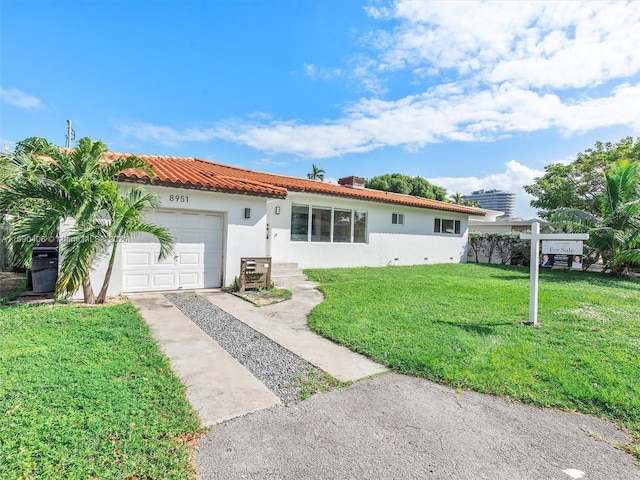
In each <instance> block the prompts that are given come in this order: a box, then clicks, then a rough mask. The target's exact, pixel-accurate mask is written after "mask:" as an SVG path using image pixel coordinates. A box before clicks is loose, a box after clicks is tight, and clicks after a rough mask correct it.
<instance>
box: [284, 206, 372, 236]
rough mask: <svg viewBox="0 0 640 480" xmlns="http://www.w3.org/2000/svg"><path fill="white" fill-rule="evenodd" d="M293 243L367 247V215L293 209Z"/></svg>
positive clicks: (304, 207) (335, 210) (314, 209)
mask: <svg viewBox="0 0 640 480" xmlns="http://www.w3.org/2000/svg"><path fill="white" fill-rule="evenodd" d="M291 240H292V241H294V242H333V243H367V212H363V211H358V210H349V209H345V208H331V207H318V206H313V205H292V208H291Z"/></svg>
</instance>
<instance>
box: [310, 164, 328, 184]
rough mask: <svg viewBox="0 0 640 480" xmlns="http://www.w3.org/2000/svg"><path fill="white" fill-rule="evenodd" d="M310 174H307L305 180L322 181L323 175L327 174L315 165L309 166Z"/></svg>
mask: <svg viewBox="0 0 640 480" xmlns="http://www.w3.org/2000/svg"><path fill="white" fill-rule="evenodd" d="M311 169H312V171H311V173H307V178H309V179H310V180H320V181H324V174H325V173H327V172H325V171H324V170H323V169H321V168H318V167H316V166H315V164H311Z"/></svg>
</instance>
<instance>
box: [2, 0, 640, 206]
mask: <svg viewBox="0 0 640 480" xmlns="http://www.w3.org/2000/svg"><path fill="white" fill-rule="evenodd" d="M0 18H1V33H0V35H1V38H0V40H1V46H0V109H1V110H0V142H2V144H3V145H5V146H8V147H9V148H11V145H12V144H13V143H14V142H16V141H19V140H22V139H24V138H26V137H29V136H41V137H45V138H47V139H48V140H49V141H51V142H54V143H56V144H59V145H64V142H65V138H64V135H65V132H66V120H67V119H71V120H72V122H73V127H74V129H75V132H76V135H77V139H79V138H81V137H84V136H89V137H91V138H92V139H101V140H103V141H104V142H105V143H107V145H108V146H109V148H110V149H111V150H114V151H119V152H131V153H149V154H164V155H177V156H195V157H198V158H203V159H209V160H214V161H217V162H221V163H226V164H230V165H237V166H241V167H245V168H250V169H254V170H261V171H267V172H273V173H280V174H286V175H294V176H302V177H304V176H306V174H307V173H308V172H309V171H311V164H316V165H317V166H319V167H320V168H322V169H324V170H325V171H326V176H327V179H328V180H329V181H332V180H336V179H338V178H340V177H343V176H347V175H360V176H364V177H367V178H370V177H372V176H375V175H381V174H384V173H393V172H399V173H404V174H407V175H421V176H423V177H425V178H427V179H429V180H430V181H432V182H433V183H436V184H437V185H440V186H443V187H445V188H447V190H448V191H449V193H451V194H453V193H454V192H456V191H459V192H461V193H469V192H470V191H471V190H475V189H479V188H485V189H487V188H499V189H502V190H506V191H513V192H515V193H516V195H517V211H516V214H518V215H520V216H523V217H527V218H530V217H532V216H533V215H534V214H535V212H534V211H533V210H532V209H531V208H529V207H528V202H529V200H530V199H529V198H528V197H527V196H526V195H525V194H524V192H523V191H522V185H525V184H528V183H531V182H532V180H533V178H535V177H536V176H539V175H541V174H542V171H543V168H544V166H545V165H548V164H550V163H553V162H568V161H571V160H572V159H573V158H575V155H576V154H577V153H578V152H581V151H583V150H585V149H587V148H589V147H592V146H593V144H594V143H595V142H596V141H603V142H617V141H619V140H620V139H621V138H623V137H625V136H629V135H631V136H638V135H639V134H640V108H638V106H639V105H640V48H638V45H640V2H619V3H614V2H585V3H581V2H578V1H574V2H558V3H545V2H482V3H477V2H462V1H457V2H422V1H415V0H408V1H404V0H400V1H378V0H372V1H355V0H354V1H338V0H324V1H313V0H306V1H266V0H263V1H257V0H256V1H195V0H186V1H152V0H147V1H124V0H112V1H99V0H94V1H79V0H78V1H56V0H47V1H39V2H38V1H31V0H3V1H2V4H1V5H0Z"/></svg>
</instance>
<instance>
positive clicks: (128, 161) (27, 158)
mask: <svg viewBox="0 0 640 480" xmlns="http://www.w3.org/2000/svg"><path fill="white" fill-rule="evenodd" d="M106 151H107V146H106V145H105V144H104V143H102V142H100V141H98V142H95V143H94V142H92V141H91V140H90V139H89V138H83V139H81V140H80V141H79V142H78V146H77V148H75V149H62V148H59V147H57V146H55V145H51V144H50V143H49V142H47V141H46V140H45V139H43V138H35V137H32V138H28V139H26V140H24V141H22V142H20V143H19V144H18V145H17V148H16V150H15V151H14V152H13V154H11V157H12V162H13V164H14V165H15V166H16V175H14V176H13V177H11V178H7V179H5V184H4V186H3V188H1V189H0V215H1V214H9V213H10V214H13V215H14V217H15V219H14V221H13V222H12V224H11V229H10V233H9V236H8V242H9V245H10V251H11V257H12V261H13V263H14V265H23V266H27V265H29V264H30V260H31V252H32V250H33V247H34V246H36V245H37V243H38V239H42V238H48V237H55V236H57V235H58V231H59V228H60V225H61V223H62V222H64V221H67V220H70V221H71V222H70V223H71V225H70V227H69V229H68V231H66V232H64V233H65V235H64V238H62V239H61V247H60V250H61V254H62V255H61V257H62V258H61V266H60V274H59V276H58V281H57V284H56V294H57V295H60V294H63V293H67V294H73V293H75V292H76V291H77V290H78V288H79V287H80V286H81V285H82V289H83V295H84V301H85V303H95V302H96V299H95V297H94V293H93V287H92V285H91V279H90V277H89V270H90V268H91V266H92V264H93V261H94V259H95V256H96V254H97V253H98V252H99V251H100V250H102V249H104V248H107V247H108V246H111V247H112V250H111V261H110V263H109V269H108V271H107V275H106V276H105V280H104V282H103V286H102V289H101V291H100V295H99V297H98V301H99V302H103V301H104V298H105V295H106V289H107V287H108V284H109V280H110V276H111V267H112V266H113V260H114V254H115V250H116V247H117V243H118V242H120V241H122V240H123V239H127V238H131V237H132V236H134V235H135V233H137V232H148V233H151V234H152V235H155V236H156V237H157V238H158V240H159V242H160V246H161V249H160V257H161V258H164V257H166V256H167V255H168V254H169V253H170V252H171V250H172V248H173V239H172V237H171V236H170V235H169V232H168V231H166V230H165V229H163V228H160V227H158V226H155V225H152V224H148V223H146V222H145V221H144V219H143V213H142V212H143V209H144V208H146V207H154V206H157V205H158V200H157V198H156V197H155V196H154V195H151V194H147V193H146V192H145V191H144V190H143V189H142V188H141V187H133V188H131V189H129V191H122V190H120V189H119V188H118V186H117V184H116V182H115V179H116V177H117V175H118V174H119V173H120V172H122V171H124V170H127V169H137V170H142V171H144V172H147V173H148V174H149V175H152V173H153V172H152V171H151V167H150V166H149V165H148V164H147V163H146V162H144V161H143V160H141V159H140V158H138V157H135V156H129V157H120V158H116V159H114V160H112V161H108V162H105V161H102V156H103V154H104V153H105V152H106Z"/></svg>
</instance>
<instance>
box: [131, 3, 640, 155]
mask: <svg viewBox="0 0 640 480" xmlns="http://www.w3.org/2000/svg"><path fill="white" fill-rule="evenodd" d="M365 11H366V12H367V13H368V14H369V15H370V16H371V17H372V18H375V19H380V20H381V21H382V20H389V19H392V20H393V22H385V23H382V22H381V24H383V25H385V26H387V25H395V26H392V27H390V29H388V30H379V31H376V32H369V33H368V34H366V35H364V36H363V45H364V44H365V43H366V44H367V45H368V46H369V47H371V48H373V49H374V51H375V52H377V56H376V57H371V56H367V55H364V54H362V55H359V56H355V57H354V58H353V59H352V63H351V64H350V65H349V66H350V68H351V71H350V73H347V72H346V71H342V70H340V69H325V68H322V69H321V68H318V67H317V66H316V65H314V64H312V63H309V64H305V65H304V70H305V73H306V75H307V76H309V77H310V78H332V76H333V75H338V74H340V75H344V76H345V77H346V76H349V78H350V79H351V80H353V81H356V82H358V83H359V84H360V85H361V87H362V88H364V89H365V90H366V91H368V92H372V93H373V95H376V96H377V97H369V98H362V99H360V100H357V101H354V102H352V103H348V104H346V105H344V106H343V108H342V113H341V115H340V116H338V117H337V118H335V119H330V120H326V121H324V122H320V123H305V122H304V121H293V120H292V121H281V120H274V119H273V118H271V117H270V116H269V114H267V113H264V112H261V113H260V114H259V115H255V114H251V115H249V116H248V118H247V119H246V121H239V120H237V119H236V120H230V121H223V122H219V123H218V124H216V125H214V126H213V127H212V128H201V129H183V130H177V129H175V128H173V127H170V126H161V125H152V124H148V123H139V124H135V125H131V126H125V127H121V128H120V131H122V132H123V133H125V134H127V135H130V136H134V137H137V138H139V139H143V140H155V141H157V142H159V143H162V144H164V145H176V144H179V143H182V142H206V141H209V140H213V139H225V140H228V141H232V142H237V143H241V144H244V145H248V146H251V147H253V148H255V149H257V150H260V151H264V152H269V153H289V154H293V155H297V156H301V157H310V158H327V157H335V156H340V155H344V154H347V153H363V152H370V151H373V150H375V149H379V148H384V147H400V148H404V149H406V150H409V151H418V150H420V149H421V148H423V147H424V146H425V145H427V144H432V143H439V142H447V141H455V142H470V141H495V140H498V139H501V138H505V137H509V136H512V135H516V134H518V133H523V132H524V133H528V132H536V131H544V130H550V129H555V130H557V131H559V132H560V133H562V134H564V135H572V134H575V133H582V132H586V131H589V130H594V129H598V128H603V127H611V126H625V127H628V128H629V129H631V130H632V131H634V132H640V109H638V108H635V106H636V105H640V82H639V79H640V49H639V48H637V45H640V2H624V1H623V2H463V1H457V2H436V1H434V2H431V1H430V2H418V1H413V0H398V1H397V2H395V3H393V4H391V6H390V7H387V6H376V7H370V8H366V9H365ZM402 69H405V70H406V71H407V73H409V74H411V75H412V78H413V79H414V81H415V82H416V83H415V84H414V87H415V86H416V85H417V86H419V85H420V84H421V82H423V81H429V84H430V85H434V86H430V87H428V88H427V87H425V88H424V89H423V90H422V91H420V90H419V89H417V90H418V91H417V93H415V94H413V95H407V96H404V97H398V98H382V95H387V96H388V97H390V94H389V92H388V91H387V88H388V87H387V85H386V83H385V78H386V75H388V74H389V72H392V71H393V70H402ZM442 72H446V73H447V74H446V76H438V75H440V74H442ZM444 78H446V81H445V80H443V79H444ZM414 89H416V88H414Z"/></svg>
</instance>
